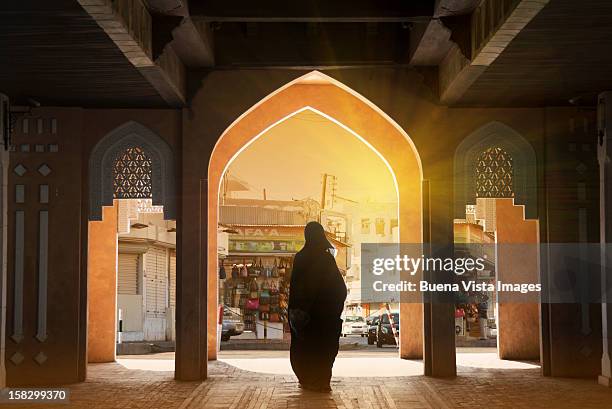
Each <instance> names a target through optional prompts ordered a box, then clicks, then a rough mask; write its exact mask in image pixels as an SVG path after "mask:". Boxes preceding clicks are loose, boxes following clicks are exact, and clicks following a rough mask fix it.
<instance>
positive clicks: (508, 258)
mask: <svg viewBox="0 0 612 409" xmlns="http://www.w3.org/2000/svg"><path fill="white" fill-rule="evenodd" d="M495 214H496V224H497V243H498V248H497V258H496V264H497V266H496V270H497V274H496V275H497V280H499V281H502V282H504V283H517V284H523V283H525V284H537V283H538V282H539V281H540V280H539V271H540V270H539V268H540V267H539V263H538V253H539V245H538V243H539V241H540V240H539V225H538V221H537V220H525V212H524V207H523V206H515V205H514V201H513V199H496V200H495ZM506 297H508V296H506ZM520 298H521V295H518V294H517V295H516V296H513V300H512V301H511V302H503V301H500V302H499V309H498V323H497V327H498V354H499V357H500V358H501V359H519V360H539V358H540V312H539V308H538V304H537V303H530V302H525V301H528V300H529V298H533V296H531V295H527V296H525V297H524V299H522V300H521V299H520Z"/></svg>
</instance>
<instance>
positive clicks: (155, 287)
mask: <svg viewBox="0 0 612 409" xmlns="http://www.w3.org/2000/svg"><path fill="white" fill-rule="evenodd" d="M166 253H167V252H166V249H165V248H160V247H151V248H149V250H148V251H147V253H146V254H145V268H146V270H145V283H146V293H145V300H146V312H147V315H149V316H160V315H163V314H165V313H166V306H167V294H168V275H167V274H168V261H167V258H166Z"/></svg>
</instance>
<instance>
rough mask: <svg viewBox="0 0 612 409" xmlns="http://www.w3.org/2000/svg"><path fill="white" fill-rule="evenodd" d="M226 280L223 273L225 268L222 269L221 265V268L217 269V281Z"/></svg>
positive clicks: (225, 275)
mask: <svg viewBox="0 0 612 409" xmlns="http://www.w3.org/2000/svg"><path fill="white" fill-rule="evenodd" d="M226 278H227V274H226V273H225V267H223V264H221V267H220V268H219V279H220V280H225V279H226Z"/></svg>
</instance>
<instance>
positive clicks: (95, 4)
mask: <svg viewBox="0 0 612 409" xmlns="http://www.w3.org/2000/svg"><path fill="white" fill-rule="evenodd" d="M78 2H79V4H80V5H81V6H82V7H83V9H84V10H85V11H86V12H87V13H88V14H89V15H90V16H91V17H92V18H93V19H94V20H95V21H96V22H97V23H98V25H99V26H100V27H101V28H102V29H103V30H104V31H105V32H106V34H108V36H109V37H110V39H111V40H112V41H113V42H114V43H115V45H116V46H117V48H119V50H121V52H122V53H123V55H124V56H125V57H126V58H127V60H128V61H129V62H130V63H131V64H132V65H133V66H134V67H136V68H137V69H138V71H140V73H141V74H142V75H143V77H145V78H146V79H147V80H148V81H149V83H150V84H151V85H152V86H153V87H154V88H155V89H156V90H157V92H158V93H159V95H160V96H161V97H162V98H163V99H164V100H165V101H166V102H167V103H168V104H169V105H170V106H173V107H181V106H183V105H184V104H185V67H184V66H183V63H182V62H181V60H180V58H178V56H177V55H176V53H175V52H174V50H172V48H171V46H170V45H167V46H166V47H164V48H163V50H162V52H161V53H160V55H159V56H158V57H157V58H154V56H153V34H152V31H153V29H152V17H151V15H150V14H149V11H148V10H147V8H146V7H145V6H144V4H143V3H141V2H140V1H139V0H136V1H130V0H78Z"/></svg>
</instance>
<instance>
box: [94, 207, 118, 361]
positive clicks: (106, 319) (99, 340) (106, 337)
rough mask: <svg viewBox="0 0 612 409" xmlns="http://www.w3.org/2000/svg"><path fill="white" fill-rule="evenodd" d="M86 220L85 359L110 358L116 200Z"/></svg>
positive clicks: (113, 324)
mask: <svg viewBox="0 0 612 409" xmlns="http://www.w3.org/2000/svg"><path fill="white" fill-rule="evenodd" d="M102 211H103V213H102V214H103V216H102V221H91V222H89V240H88V245H89V251H88V260H87V262H88V264H89V265H88V269H87V270H88V280H89V282H88V289H87V292H88V294H87V299H88V300H89V314H88V334H87V338H88V339H87V362H113V361H114V360H115V355H116V354H115V352H116V334H117V204H116V202H115V204H114V205H113V207H110V206H109V207H104V208H103V209H102Z"/></svg>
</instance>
